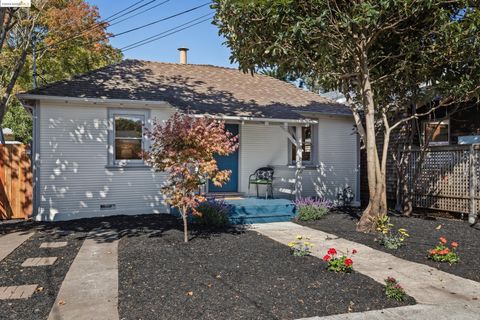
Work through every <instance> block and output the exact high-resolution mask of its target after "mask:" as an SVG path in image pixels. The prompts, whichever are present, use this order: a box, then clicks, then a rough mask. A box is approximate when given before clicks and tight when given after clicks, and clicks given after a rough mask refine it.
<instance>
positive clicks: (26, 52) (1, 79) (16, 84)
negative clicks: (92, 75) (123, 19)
mask: <svg viewBox="0 0 480 320" xmlns="http://www.w3.org/2000/svg"><path fill="white" fill-rule="evenodd" d="M0 17H3V19H1V20H0V22H1V23H0V34H1V35H5V36H4V37H0V93H1V94H2V99H1V101H0V121H1V120H2V118H3V116H4V114H5V113H7V114H6V115H5V118H4V119H3V127H10V128H11V129H12V130H13V131H14V133H15V136H16V138H17V139H20V140H21V141H23V142H28V141H29V140H30V139H31V129H30V128H31V125H30V124H29V122H30V121H29V120H28V115H27V114H26V113H25V111H24V110H23V109H22V107H21V106H20V104H19V103H18V101H16V99H15V98H14V97H13V94H14V93H16V92H19V91H25V90H29V89H31V88H32V86H33V81H32V75H33V70H32V69H33V66H32V59H33V46H34V44H35V49H36V55H37V60H36V62H37V63H36V65H37V81H38V85H39V86H40V85H47V84H49V83H51V82H54V81H57V80H61V79H65V78H69V77H71V76H73V75H76V74H80V73H84V72H87V71H89V70H92V69H96V68H99V67H102V66H105V65H107V64H110V63H113V62H116V61H119V60H121V58H122V54H121V52H120V51H119V50H117V49H115V48H113V47H112V46H111V45H110V44H109V43H108V37H107V35H108V34H107V31H106V27H107V26H108V24H107V23H104V22H102V20H101V18H100V14H99V12H98V8H97V7H95V6H92V5H90V4H88V3H87V2H86V1H84V0H71V1H67V0H48V1H47V0H33V1H32V7H31V8H0ZM3 39H4V40H3ZM16 70H18V72H17V73H16V72H15V71H16Z"/></svg>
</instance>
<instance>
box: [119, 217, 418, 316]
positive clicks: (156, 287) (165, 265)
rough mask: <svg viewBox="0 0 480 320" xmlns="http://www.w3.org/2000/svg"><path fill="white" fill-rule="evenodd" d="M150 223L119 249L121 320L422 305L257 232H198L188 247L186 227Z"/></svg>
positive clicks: (299, 313)
mask: <svg viewBox="0 0 480 320" xmlns="http://www.w3.org/2000/svg"><path fill="white" fill-rule="evenodd" d="M143 219H144V223H147V225H149V227H148V228H142V226H140V225H138V226H137V227H136V228H135V232H130V234H129V235H127V236H125V237H123V238H122V239H121V240H120V243H119V288H120V289H119V312H120V318H121V319H160V318H161V319H295V318H301V317H310V316H325V315H331V314H339V313H346V312H357V311H366V310H373V309H382V308H389V307H397V306H401V305H406V304H413V303H414V301H413V299H411V298H409V300H408V301H407V302H403V303H399V302H395V301H392V300H388V299H387V298H386V297H385V293H384V288H383V286H382V285H381V284H379V283H377V282H375V281H373V280H372V279H370V278H368V277H366V276H363V275H362V274H359V273H355V272H354V273H351V274H335V273H332V272H328V271H326V270H325V268H326V264H325V263H324V262H323V261H321V260H320V259H317V258H314V257H302V258H297V257H293V256H292V255H291V254H290V252H289V248H288V247H287V246H284V245H282V244H279V243H277V242H275V241H273V240H270V239H268V238H266V237H263V236H261V235H259V234H258V233H256V232H253V231H246V230H230V231H224V232H213V233H207V232H194V236H193V237H192V239H191V240H190V242H189V243H188V244H184V243H183V242H182V240H183V238H182V237H183V234H182V232H181V225H179V224H176V223H174V222H172V223H170V224H168V227H164V228H162V230H158V228H157V230H156V231H155V228H152V225H151V224H150V223H149V222H148V221H155V220H150V219H155V218H154V217H151V218H143ZM157 221H158V220H157ZM126 222H127V223H128V221H126Z"/></svg>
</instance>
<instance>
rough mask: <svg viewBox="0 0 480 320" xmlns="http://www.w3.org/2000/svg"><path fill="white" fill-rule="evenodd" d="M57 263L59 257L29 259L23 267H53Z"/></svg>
mask: <svg viewBox="0 0 480 320" xmlns="http://www.w3.org/2000/svg"><path fill="white" fill-rule="evenodd" d="M55 261H57V257H37V258H28V259H27V260H25V261H24V262H23V263H22V267H41V266H51V265H52V264H54V263H55Z"/></svg>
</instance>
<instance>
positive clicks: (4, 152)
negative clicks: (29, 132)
mask: <svg viewBox="0 0 480 320" xmlns="http://www.w3.org/2000/svg"><path fill="white" fill-rule="evenodd" d="M0 182H1V188H0V219H26V218H28V217H29V216H30V215H31V214H32V171H31V164H30V156H29V154H28V146H26V145H22V144H6V145H0Z"/></svg>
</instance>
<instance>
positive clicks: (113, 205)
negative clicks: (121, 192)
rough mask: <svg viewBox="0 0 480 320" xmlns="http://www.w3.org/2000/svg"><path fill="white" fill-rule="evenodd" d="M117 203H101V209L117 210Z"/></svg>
mask: <svg viewBox="0 0 480 320" xmlns="http://www.w3.org/2000/svg"><path fill="white" fill-rule="evenodd" d="M115 208H116V205H115V204H113V203H112V204H101V205H100V210H115Z"/></svg>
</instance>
